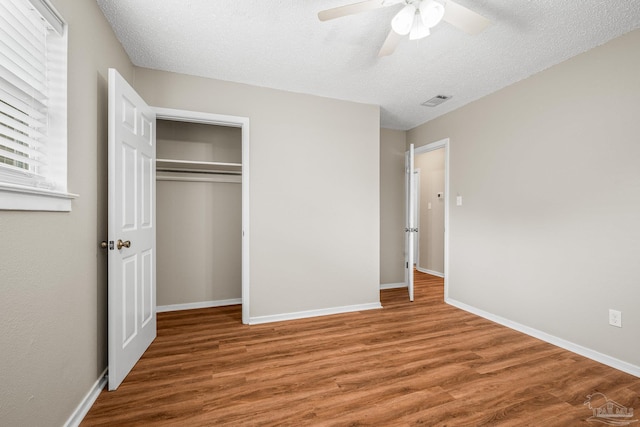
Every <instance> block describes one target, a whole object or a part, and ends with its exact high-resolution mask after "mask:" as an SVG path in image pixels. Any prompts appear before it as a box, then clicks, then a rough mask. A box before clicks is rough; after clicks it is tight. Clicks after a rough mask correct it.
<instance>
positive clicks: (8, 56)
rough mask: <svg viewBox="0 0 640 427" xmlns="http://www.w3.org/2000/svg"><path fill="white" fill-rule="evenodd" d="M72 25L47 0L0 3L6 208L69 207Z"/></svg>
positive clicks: (1, 181) (0, 174) (0, 156)
mask: <svg viewBox="0 0 640 427" xmlns="http://www.w3.org/2000/svg"><path fill="white" fill-rule="evenodd" d="M73 197H74V195H72V194H68V193H67V28H66V24H65V23H64V21H63V20H62V19H61V18H60V15H59V14H58V13H57V12H56V11H55V9H54V8H53V7H52V6H51V4H50V3H49V2H48V0H2V1H1V2H0V209H18V210H48V211H69V210H71V199H72V198H73Z"/></svg>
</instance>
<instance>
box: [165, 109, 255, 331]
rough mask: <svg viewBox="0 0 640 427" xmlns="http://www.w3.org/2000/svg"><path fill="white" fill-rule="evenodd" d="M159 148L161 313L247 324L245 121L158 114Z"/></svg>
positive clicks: (217, 117)
mask: <svg viewBox="0 0 640 427" xmlns="http://www.w3.org/2000/svg"><path fill="white" fill-rule="evenodd" d="M194 115H197V117H194ZM229 119H231V120H229ZM234 119H236V120H234ZM156 144H157V145H156V251H157V252H156V253H157V264H156V265H157V267H156V283H157V287H156V306H157V312H163V311H174V310H185V309H194V308H206V307H217V306H223V305H235V304H242V306H243V307H242V321H243V323H248V317H249V310H248V301H249V299H248V290H249V278H248V271H249V269H248V254H249V251H248V242H249V240H248V218H249V215H248V200H249V198H248V189H249V186H248V119H246V118H233V117H229V116H218V115H208V114H203V113H192V112H188V111H176V110H163V109H157V121H156Z"/></svg>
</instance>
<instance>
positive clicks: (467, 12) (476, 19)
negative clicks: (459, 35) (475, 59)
mask: <svg viewBox="0 0 640 427" xmlns="http://www.w3.org/2000/svg"><path fill="white" fill-rule="evenodd" d="M444 10H445V12H444V17H443V18H442V19H443V20H444V21H447V22H448V23H449V24H451V25H453V26H454V27H457V28H459V29H461V30H462V31H464V32H466V33H468V34H471V35H472V36H475V35H476V34H478V33H481V32H482V31H483V30H484V29H485V28H487V27H488V26H489V24H491V21H489V20H488V19H487V18H485V17H484V16H482V15H480V14H479V13H476V12H474V11H473V10H471V9H467V8H466V7H464V6H460V5H459V4H458V3H455V2H452V1H451V0H447V1H445V2H444Z"/></svg>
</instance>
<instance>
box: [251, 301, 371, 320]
mask: <svg viewBox="0 0 640 427" xmlns="http://www.w3.org/2000/svg"><path fill="white" fill-rule="evenodd" d="M377 308H382V305H381V304H380V303H379V302H374V303H370V304H357V305H346V306H342V307H332V308H322V309H319V310H308V311H297V312H295V313H283V314H273V315H269V316H256V317H250V318H249V324H250V325H259V324H261V323H271V322H282V321H284V320H295V319H306V318H308V317H317V316H328V315H331V314H340V313H350V312H353V311H364V310H374V309H377Z"/></svg>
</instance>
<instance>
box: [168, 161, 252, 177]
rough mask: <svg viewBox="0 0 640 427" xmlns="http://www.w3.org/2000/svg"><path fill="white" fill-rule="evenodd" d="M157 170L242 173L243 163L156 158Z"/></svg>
mask: <svg viewBox="0 0 640 427" xmlns="http://www.w3.org/2000/svg"><path fill="white" fill-rule="evenodd" d="M156 170H158V171H166V172H198V173H221V174H233V175H240V174H242V163H222V162H200V161H194V160H175V159H156Z"/></svg>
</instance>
